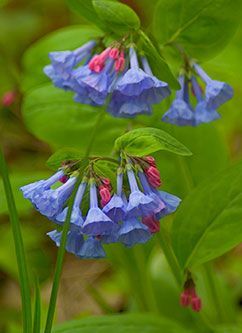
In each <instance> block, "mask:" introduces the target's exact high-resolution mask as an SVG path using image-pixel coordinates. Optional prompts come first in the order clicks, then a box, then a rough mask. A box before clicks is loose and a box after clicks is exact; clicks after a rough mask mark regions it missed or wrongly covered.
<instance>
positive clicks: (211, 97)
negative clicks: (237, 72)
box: [194, 64, 234, 110]
mask: <svg viewBox="0 0 242 333" xmlns="http://www.w3.org/2000/svg"><path fill="white" fill-rule="evenodd" d="M194 69H195V71H196V72H197V74H198V75H199V76H200V78H201V79H202V80H203V81H204V82H205V84H206V91H205V101H206V107H207V109H208V110H216V109H217V108H219V107H220V106H221V105H222V104H224V103H226V102H227V101H228V100H230V99H231V98H232V97H233V94H234V92H233V88H232V87H231V86H230V85H229V84H227V83H225V82H220V81H216V80H212V79H211V78H210V77H209V76H208V74H207V73H206V72H205V71H204V70H203V69H202V68H201V66H199V65H198V64H194Z"/></svg>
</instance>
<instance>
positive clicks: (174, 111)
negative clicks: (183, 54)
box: [162, 63, 233, 126]
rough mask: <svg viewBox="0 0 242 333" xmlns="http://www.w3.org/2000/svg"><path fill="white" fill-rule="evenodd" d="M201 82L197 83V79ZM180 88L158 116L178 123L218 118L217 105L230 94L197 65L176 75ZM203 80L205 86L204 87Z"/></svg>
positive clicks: (225, 84) (229, 90)
mask: <svg viewBox="0 0 242 333" xmlns="http://www.w3.org/2000/svg"><path fill="white" fill-rule="evenodd" d="M199 81H200V82H201V84H200V83H199ZM179 82H180V85H181V89H180V90H179V91H177V93H176V97H175V99H174V101H173V102H172V105H171V107H170V109H169V110H168V111H167V112H166V113H165V114H164V115H163V117H162V120H163V121H165V122H167V123H171V124H175V125H178V126H198V125H200V124H202V123H209V122H211V121H214V120H216V119H218V118H220V114H219V113H218V112H217V109H218V108H219V107H220V106H221V105H223V104H224V103H226V102H227V101H228V100H229V99H231V98H232V97H233V89H232V87H231V86H229V85H228V84H227V83H225V82H220V81H215V80H212V79H211V78H210V77H209V76H208V75H207V73H205V71H204V70H203V69H202V68H201V67H200V66H199V65H198V64H195V63H194V64H192V65H191V68H190V69H189V71H188V73H187V74H182V75H180V77H179ZM204 84H205V87H204Z"/></svg>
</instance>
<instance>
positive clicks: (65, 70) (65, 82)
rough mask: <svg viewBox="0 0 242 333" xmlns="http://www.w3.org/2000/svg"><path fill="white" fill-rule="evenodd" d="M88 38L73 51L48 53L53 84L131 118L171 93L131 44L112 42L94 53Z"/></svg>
mask: <svg viewBox="0 0 242 333" xmlns="http://www.w3.org/2000/svg"><path fill="white" fill-rule="evenodd" d="M96 48H98V46H97V43H96V42H95V41H90V42H88V43H86V44H85V45H83V46H82V47H80V48H78V49H77V50H74V51H61V52H51V53H50V54H49V57H50V60H51V65H48V66H46V67H45V68H44V72H45V74H46V75H48V76H49V77H50V78H51V80H52V82H53V83H54V85H55V86H56V87H58V88H62V89H65V90H71V91H73V92H74V93H75V96H74V100H75V101H76V102H79V103H82V104H90V105H93V106H102V105H104V104H106V103H107V104H108V106H107V111H108V112H109V113H110V114H112V115H113V116H114V117H125V118H126V117H128V118H132V117H134V116H136V115H138V114H151V112H152V105H153V104H158V103H160V102H161V101H162V100H163V99H164V98H165V97H167V96H168V95H170V89H169V87H168V84H167V83H166V82H162V81H160V80H158V79H157V78H156V77H155V76H154V75H153V74H152V70H151V68H150V66H149V63H148V60H147V59H146V57H144V56H142V57H138V55H137V52H136V50H135V47H134V46H129V47H127V46H125V45H124V44H123V43H119V42H115V43H114V44H113V45H112V46H110V47H108V48H106V49H105V50H103V51H102V52H101V53H100V54H95V52H96V51H95V49H96Z"/></svg>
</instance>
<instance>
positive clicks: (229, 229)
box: [172, 163, 242, 269]
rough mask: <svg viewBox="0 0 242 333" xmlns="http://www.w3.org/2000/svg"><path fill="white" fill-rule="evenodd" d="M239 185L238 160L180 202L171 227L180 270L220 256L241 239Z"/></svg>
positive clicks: (241, 174) (241, 195) (240, 170)
mask: <svg viewBox="0 0 242 333" xmlns="http://www.w3.org/2000/svg"><path fill="white" fill-rule="evenodd" d="M241 186H242V163H238V164H237V165H235V166H233V167H231V168H229V169H227V170H226V171H223V172H221V173H218V174H217V175H216V176H214V177H213V178H212V179H209V180H207V181H206V182H204V183H202V184H201V185H199V186H198V187H197V188H196V189H195V190H194V191H192V192H191V193H190V194H189V195H188V196H187V198H186V199H185V200H184V201H183V203H182V204H181V207H180V209H179V211H178V213H177V215H176V217H175V220H174V223H173V226H172V242H173V248H174V251H175V254H176V256H177V259H178V261H179V264H180V266H181V268H182V269H184V268H186V267H193V266H197V265H199V264H202V263H204V262H206V261H209V260H211V259H214V258H216V257H218V256H221V255H222V254H224V253H225V252H227V251H229V250H230V249H232V248H233V247H234V246H236V245H237V244H239V243H240V242H241V241H242V224H241V218H242V208H241V207H242V193H241ZM228 235H229V237H228Z"/></svg>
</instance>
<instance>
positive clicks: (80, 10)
mask: <svg viewBox="0 0 242 333" xmlns="http://www.w3.org/2000/svg"><path fill="white" fill-rule="evenodd" d="M67 5H68V6H69V7H70V9H72V10H73V11H74V12H76V13H77V14H79V15H81V16H82V17H83V18H85V19H87V20H88V21H90V22H92V23H93V24H95V25H96V26H98V27H99V28H101V29H103V30H107V27H106V25H105V24H104V23H103V22H102V20H100V18H99V17H98V15H97V12H96V11H95V9H94V7H93V3H92V0H67Z"/></svg>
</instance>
